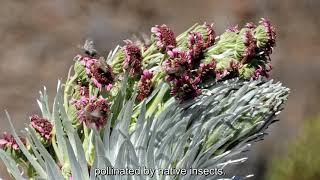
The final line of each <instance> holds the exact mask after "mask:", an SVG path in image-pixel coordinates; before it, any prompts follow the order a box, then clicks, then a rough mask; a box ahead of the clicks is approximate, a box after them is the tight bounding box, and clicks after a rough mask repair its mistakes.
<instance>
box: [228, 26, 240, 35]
mask: <svg viewBox="0 0 320 180" xmlns="http://www.w3.org/2000/svg"><path fill="white" fill-rule="evenodd" d="M226 31H227V32H235V33H239V26H238V25H235V26H231V27H229V28H228V29H227V30H226Z"/></svg>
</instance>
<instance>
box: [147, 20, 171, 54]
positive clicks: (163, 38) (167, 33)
mask: <svg viewBox="0 0 320 180" xmlns="http://www.w3.org/2000/svg"><path fill="white" fill-rule="evenodd" d="M151 32H152V33H153V35H154V37H155V39H156V45H157V47H158V49H159V51H161V52H165V51H168V50H171V49H173V48H174V47H176V45H177V42H176V38H175V35H174V33H173V31H172V30H171V29H170V28H169V27H168V26H167V25H164V24H163V25H161V26H159V25H156V26H155V27H152V28H151Z"/></svg>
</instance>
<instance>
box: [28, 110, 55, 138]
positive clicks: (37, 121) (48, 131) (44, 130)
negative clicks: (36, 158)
mask: <svg viewBox="0 0 320 180" xmlns="http://www.w3.org/2000/svg"><path fill="white" fill-rule="evenodd" d="M30 124H31V126H32V127H33V128H34V129H35V130H36V132H37V133H39V135H40V136H41V138H43V139H44V141H45V142H50V141H51V138H52V129H53V124H52V123H51V122H50V121H49V120H47V119H45V118H41V117H39V116H38V115H33V116H31V117H30Z"/></svg>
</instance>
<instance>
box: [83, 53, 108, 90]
mask: <svg viewBox="0 0 320 180" xmlns="http://www.w3.org/2000/svg"><path fill="white" fill-rule="evenodd" d="M78 59H80V63H81V64H82V65H83V66H84V67H85V69H86V73H87V75H88V76H89V77H90V78H91V79H92V82H93V84H94V85H95V86H96V87H97V88H99V90H102V87H105V89H106V90H107V91H109V90H110V89H111V88H112V83H113V81H114V74H113V72H112V68H111V67H110V66H109V65H107V64H103V63H101V62H100V61H99V60H97V59H94V58H90V57H82V56H80V57H79V58H78Z"/></svg>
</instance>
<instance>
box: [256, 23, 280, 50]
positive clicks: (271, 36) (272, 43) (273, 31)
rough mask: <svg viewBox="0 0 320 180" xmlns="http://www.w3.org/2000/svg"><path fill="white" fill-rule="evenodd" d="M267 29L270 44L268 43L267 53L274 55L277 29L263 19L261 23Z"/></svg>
mask: <svg viewBox="0 0 320 180" xmlns="http://www.w3.org/2000/svg"><path fill="white" fill-rule="evenodd" d="M259 23H260V24H261V25H262V26H264V28H265V32H266V33H267V37H268V42H267V48H266V50H267V53H268V54H271V53H272V47H274V46H275V45H276V29H275V28H274V27H273V26H272V25H271V23H270V21H269V20H268V19H265V18H261V21H260V22H259Z"/></svg>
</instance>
